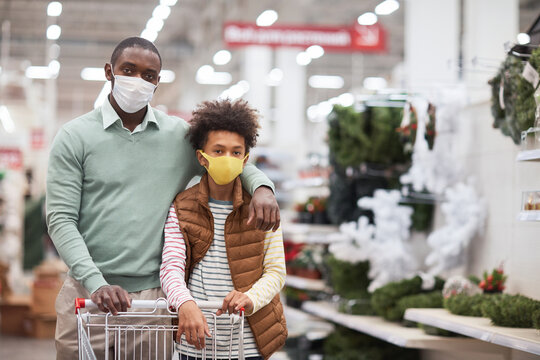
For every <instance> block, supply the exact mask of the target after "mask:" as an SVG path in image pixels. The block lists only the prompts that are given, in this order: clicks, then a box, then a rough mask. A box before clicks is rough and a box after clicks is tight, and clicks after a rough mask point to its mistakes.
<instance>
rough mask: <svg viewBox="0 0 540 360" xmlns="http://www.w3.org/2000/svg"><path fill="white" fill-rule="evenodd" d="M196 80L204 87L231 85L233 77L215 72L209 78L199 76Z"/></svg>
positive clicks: (226, 73) (225, 73)
mask: <svg viewBox="0 0 540 360" xmlns="http://www.w3.org/2000/svg"><path fill="white" fill-rule="evenodd" d="M195 80H196V81H197V82H198V83H199V84H203V85H229V84H230V83H231V81H232V75H231V74H230V73H228V72H213V73H212V74H211V75H208V76H200V75H197V76H196V77H195Z"/></svg>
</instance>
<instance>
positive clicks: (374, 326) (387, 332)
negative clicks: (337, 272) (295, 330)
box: [302, 301, 500, 352]
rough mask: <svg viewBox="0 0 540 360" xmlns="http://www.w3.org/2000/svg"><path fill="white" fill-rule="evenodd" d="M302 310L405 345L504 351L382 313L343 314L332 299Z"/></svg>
mask: <svg viewBox="0 0 540 360" xmlns="http://www.w3.org/2000/svg"><path fill="white" fill-rule="evenodd" d="M302 309H303V310H305V311H307V312H309V313H311V314H314V315H316V316H319V317H321V318H323V319H327V320H330V321H333V322H334V323H336V324H339V325H343V326H345V327H348V328H350V329H353V330H356V331H359V332H362V333H364V334H367V335H370V336H373V337H376V338H379V339H381V340H384V341H386V342H389V343H391V344H394V345H397V346H401V347H406V348H415V349H431V350H455V349H460V350H463V351H467V350H470V351H484V352H495V351H500V349H499V347H494V346H493V345H490V344H486V343H482V342H481V341H478V340H474V339H467V338H455V337H444V336H433V335H428V334H426V333H424V331H423V330H422V329H419V328H409V327H404V326H401V325H399V324H398V323H393V322H389V321H385V320H383V319H382V318H380V317H378V316H362V315H349V314H343V313H340V312H338V311H337V309H336V307H335V306H334V305H333V304H331V303H328V302H314V301H306V302H304V303H303V304H302ZM486 345H487V346H486Z"/></svg>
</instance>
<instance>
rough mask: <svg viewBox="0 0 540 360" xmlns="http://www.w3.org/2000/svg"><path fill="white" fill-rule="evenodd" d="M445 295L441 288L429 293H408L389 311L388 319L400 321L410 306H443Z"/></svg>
mask: <svg viewBox="0 0 540 360" xmlns="http://www.w3.org/2000/svg"><path fill="white" fill-rule="evenodd" d="M442 307H443V296H442V293H441V291H440V290H435V291H431V292H428V293H422V294H416V295H408V296H404V297H402V298H401V299H399V300H398V302H397V303H396V306H395V307H393V308H391V309H389V311H388V312H387V317H386V319H387V320H390V321H400V320H402V319H403V314H405V310H407V309H410V308H442Z"/></svg>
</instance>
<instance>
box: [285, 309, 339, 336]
mask: <svg viewBox="0 0 540 360" xmlns="http://www.w3.org/2000/svg"><path fill="white" fill-rule="evenodd" d="M283 312H284V314H285V318H286V319H287V328H288V332H289V337H298V336H306V337H307V338H308V339H309V340H318V339H323V338H325V337H327V336H328V335H329V334H330V333H331V332H333V331H334V325H332V324H331V323H329V322H328V321H325V320H322V319H321V318H319V317H316V316H313V315H311V314H308V313H306V312H304V311H302V310H298V309H295V308H292V307H290V306H287V305H284V306H283Z"/></svg>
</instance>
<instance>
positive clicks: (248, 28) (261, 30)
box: [223, 22, 386, 52]
mask: <svg viewBox="0 0 540 360" xmlns="http://www.w3.org/2000/svg"><path fill="white" fill-rule="evenodd" d="M385 38H386V34H385V31H384V28H383V27H382V26H381V25H379V24H374V25H369V26H367V25H354V26H349V27H327V26H265V27H261V26H257V25H255V24H247V23H237V22H230V23H225V25H224V27H223V40H224V42H225V44H226V45H227V46H229V47H240V46H248V45H266V46H272V47H280V46H286V47H301V48H307V47H309V46H311V45H319V46H322V47H323V48H324V50H325V51H343V52H357V51H358V52H384V51H386V41H385Z"/></svg>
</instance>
